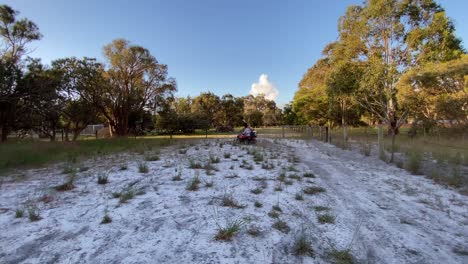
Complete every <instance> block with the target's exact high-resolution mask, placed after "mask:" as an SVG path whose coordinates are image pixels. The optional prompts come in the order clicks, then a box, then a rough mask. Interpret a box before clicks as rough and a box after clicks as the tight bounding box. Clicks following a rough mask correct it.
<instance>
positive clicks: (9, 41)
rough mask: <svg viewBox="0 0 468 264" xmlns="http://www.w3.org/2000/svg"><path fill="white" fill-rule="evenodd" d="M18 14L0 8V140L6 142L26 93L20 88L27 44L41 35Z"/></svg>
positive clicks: (9, 9)
mask: <svg viewBox="0 0 468 264" xmlns="http://www.w3.org/2000/svg"><path fill="white" fill-rule="evenodd" d="M18 14H19V13H18V11H16V10H14V9H12V8H11V7H9V6H7V5H0V37H1V45H0V56H1V58H0V132H1V141H2V142H4V141H6V140H7V136H8V134H9V133H10V131H11V129H12V127H13V125H14V124H15V121H16V118H17V112H16V111H17V104H18V102H19V100H20V99H21V97H22V96H23V94H24V93H26V92H27V90H24V89H21V87H20V86H19V85H18V83H19V82H20V79H21V77H22V66H23V65H22V60H23V57H24V55H26V54H27V53H28V51H29V50H28V44H29V43H31V42H33V41H35V40H39V39H40V38H41V37H42V35H41V34H40V33H39V28H38V27H37V25H36V24H35V23H34V22H32V21H30V20H28V19H26V18H22V19H18Z"/></svg>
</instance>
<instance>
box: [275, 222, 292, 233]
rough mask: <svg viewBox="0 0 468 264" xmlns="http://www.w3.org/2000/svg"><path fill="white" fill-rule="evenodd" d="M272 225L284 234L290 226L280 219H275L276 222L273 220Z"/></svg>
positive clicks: (289, 229)
mask: <svg viewBox="0 0 468 264" xmlns="http://www.w3.org/2000/svg"><path fill="white" fill-rule="evenodd" d="M272 227H273V228H274V229H276V230H278V231H280V232H282V233H285V234H287V233H289V231H291V228H290V227H289V225H288V224H287V223H286V222H284V221H281V220H277V221H276V222H274V223H273V225H272Z"/></svg>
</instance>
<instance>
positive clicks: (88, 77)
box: [0, 5, 282, 142]
mask: <svg viewBox="0 0 468 264" xmlns="http://www.w3.org/2000/svg"><path fill="white" fill-rule="evenodd" d="M18 15H19V13H18V12H17V11H16V10H13V9H12V8H11V7H9V6H7V5H0V35H1V38H2V45H1V50H0V52H1V59H0V134H1V141H2V142H4V141H6V140H7V138H8V135H9V134H10V133H12V132H16V133H18V134H20V135H21V134H26V133H29V132H30V131H35V132H36V133H39V134H41V135H44V136H47V137H48V138H50V140H52V141H53V140H55V138H56V131H57V130H58V129H63V131H64V134H65V139H66V140H76V139H77V138H78V136H79V135H80V133H81V131H83V130H84V129H85V128H86V127H87V126H88V125H89V124H95V123H104V124H106V125H107V126H108V127H109V133H110V134H111V135H113V134H115V135H116V136H126V135H128V134H137V133H141V132H142V131H145V130H150V129H154V128H155V127H157V128H159V129H160V130H162V131H165V132H168V133H174V132H177V131H182V132H193V131H194V129H198V128H203V129H207V128H210V127H216V128H217V129H219V130H232V129H233V127H234V126H238V125H240V124H242V122H243V120H246V121H247V122H249V123H250V124H251V125H253V126H260V125H276V124H279V123H280V122H281V119H282V117H281V111H280V110H279V109H278V108H277V106H276V104H275V102H273V101H269V100H267V99H265V98H264V97H263V96H257V97H253V96H245V97H234V96H232V95H230V94H226V95H224V96H222V97H218V96H216V95H214V94H212V93H202V94H200V95H199V96H196V97H194V98H191V97H186V98H176V97H175V96H174V93H175V92H176V91H177V85H176V81H175V79H174V78H170V77H168V73H167V70H168V68H167V65H165V64H162V63H160V62H159V61H158V60H157V59H156V58H155V57H154V56H153V55H151V53H150V52H149V51H148V49H146V48H144V47H141V46H138V45H133V44H132V43H130V42H129V41H128V40H125V39H116V40H114V41H112V43H109V44H107V45H106V46H104V48H103V53H104V58H105V61H104V62H100V61H97V60H96V59H95V58H87V57H84V58H76V57H70V58H62V59H57V60H54V61H52V62H51V64H50V65H44V64H43V63H42V62H41V61H40V59H35V58H31V57H29V56H28V54H29V53H30V50H29V49H28V46H29V44H30V43H32V42H34V41H38V40H40V39H41V38H42V35H41V33H40V31H39V28H38V26H37V25H36V24H35V23H34V22H32V21H30V20H28V19H26V18H19V17H18Z"/></svg>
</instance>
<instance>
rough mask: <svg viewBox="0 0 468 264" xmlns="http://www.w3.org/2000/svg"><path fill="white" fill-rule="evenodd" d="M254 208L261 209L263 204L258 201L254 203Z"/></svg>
mask: <svg viewBox="0 0 468 264" xmlns="http://www.w3.org/2000/svg"><path fill="white" fill-rule="evenodd" d="M254 206H255V207H257V208H262V207H263V204H262V203H261V202H259V201H255V202H254Z"/></svg>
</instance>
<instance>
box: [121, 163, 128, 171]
mask: <svg viewBox="0 0 468 264" xmlns="http://www.w3.org/2000/svg"><path fill="white" fill-rule="evenodd" d="M119 170H121V171H124V170H128V166H127V164H122V165H120V168H119Z"/></svg>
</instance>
